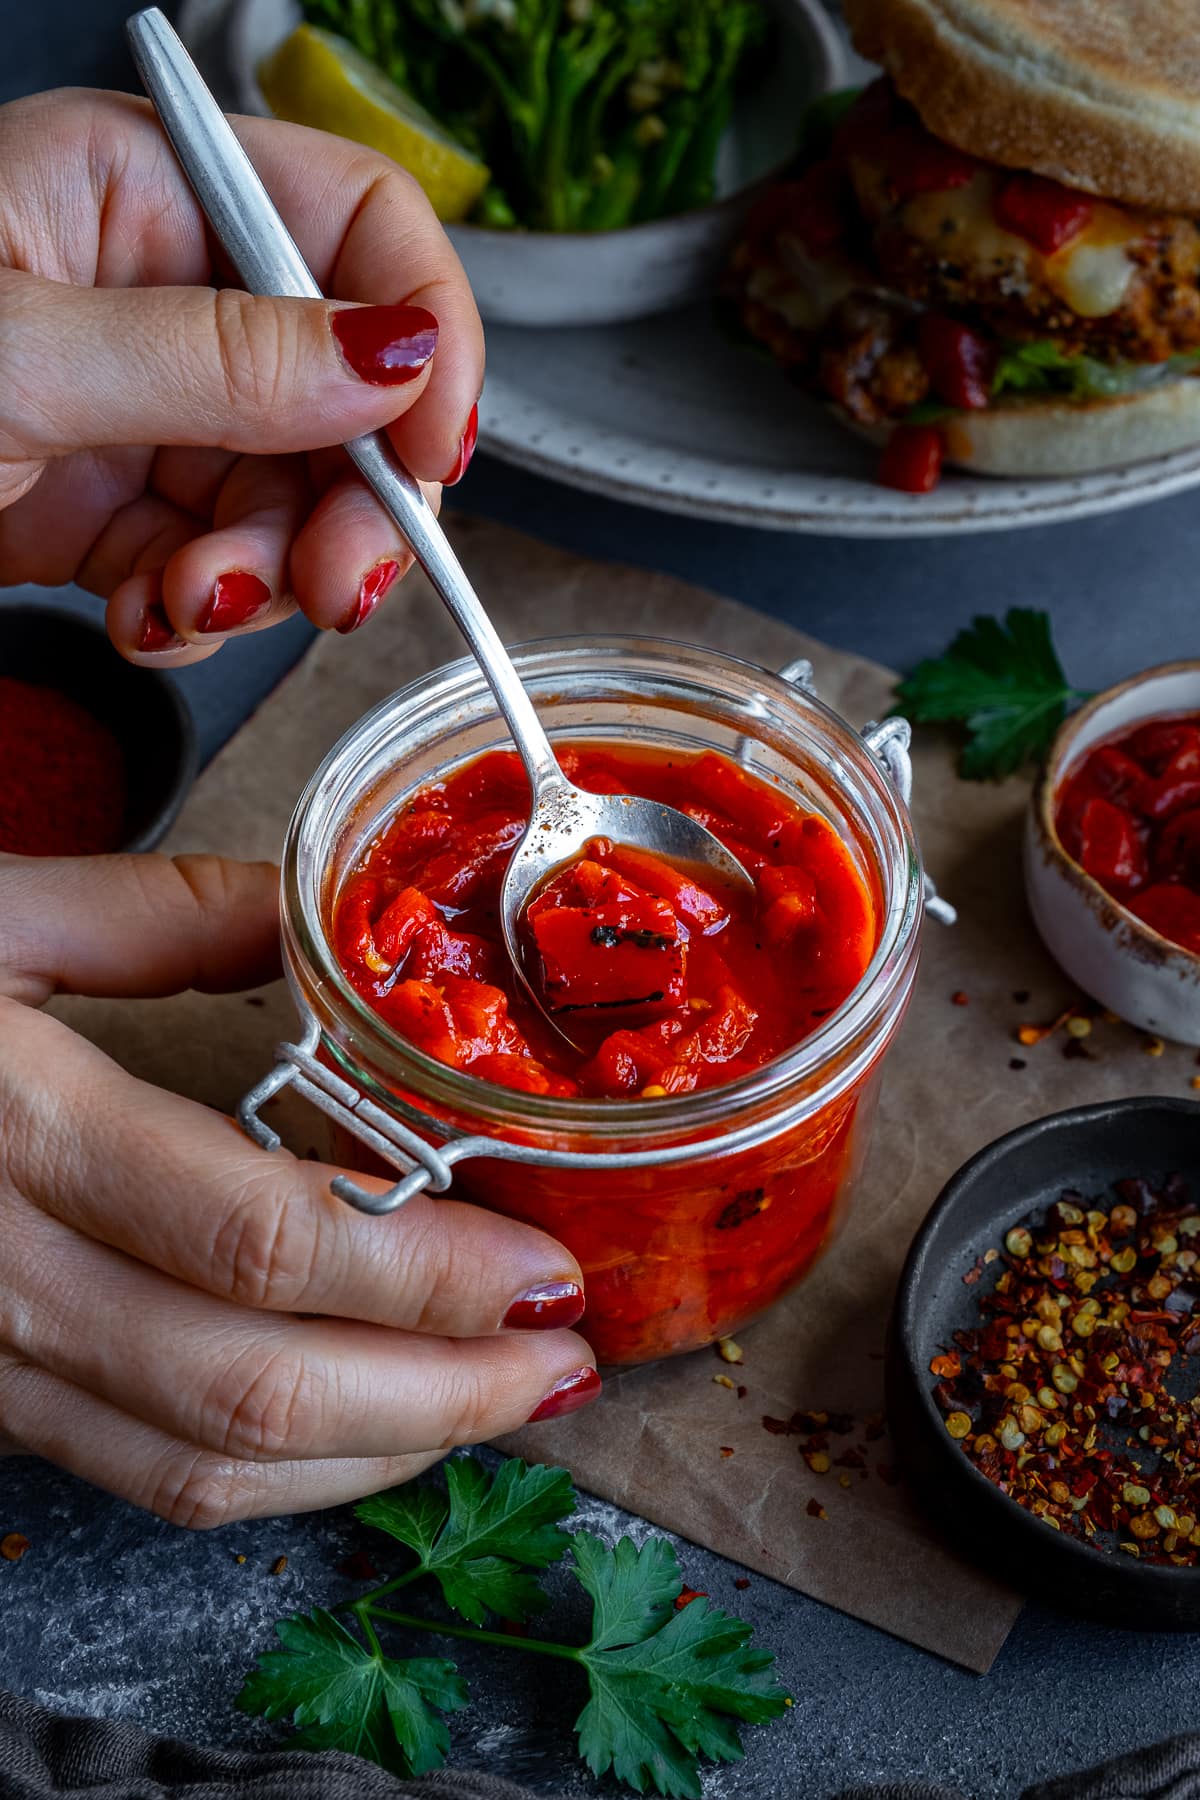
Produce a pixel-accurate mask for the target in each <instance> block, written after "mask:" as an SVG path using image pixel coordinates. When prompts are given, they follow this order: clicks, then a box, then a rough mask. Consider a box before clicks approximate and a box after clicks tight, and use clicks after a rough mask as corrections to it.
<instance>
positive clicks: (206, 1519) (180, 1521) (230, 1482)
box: [146, 1448, 246, 1531]
mask: <svg viewBox="0 0 1200 1800" xmlns="http://www.w3.org/2000/svg"><path fill="white" fill-rule="evenodd" d="M245 1500H246V1489H245V1486H244V1484H243V1483H241V1482H239V1481H238V1480H237V1479H236V1477H235V1475H234V1471H233V1470H232V1469H231V1468H230V1467H229V1465H228V1464H225V1463H222V1462H221V1461H220V1459H219V1458H218V1457H215V1456H212V1455H210V1454H209V1453H208V1452H207V1451H204V1450H193V1449H190V1448H188V1449H185V1448H180V1449H178V1450H174V1451H172V1453H171V1454H170V1455H169V1456H168V1457H167V1458H166V1459H165V1460H164V1462H163V1464H162V1466H161V1468H160V1469H159V1470H158V1471H157V1472H156V1474H155V1477H154V1480H153V1482H152V1485H151V1487H150V1491H149V1493H148V1495H147V1499H146V1505H147V1507H148V1509H149V1511H150V1512H152V1513H154V1514H156V1515H157V1517H158V1518H160V1519H165V1520H166V1522H167V1524H168V1525H180V1526H182V1527H183V1529H184V1530H185V1531H215V1530H216V1529H217V1527H218V1526H220V1525H227V1524H230V1523H232V1521H233V1520H235V1519H237V1518H240V1517H241V1516H243V1515H242V1511H241V1507H242V1506H243V1505H244V1504H245Z"/></svg>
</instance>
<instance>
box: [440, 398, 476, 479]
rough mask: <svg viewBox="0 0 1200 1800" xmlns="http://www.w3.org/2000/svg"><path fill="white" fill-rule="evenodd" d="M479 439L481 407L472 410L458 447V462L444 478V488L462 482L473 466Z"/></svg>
mask: <svg viewBox="0 0 1200 1800" xmlns="http://www.w3.org/2000/svg"><path fill="white" fill-rule="evenodd" d="M478 437H479V405H478V403H476V404H475V405H474V406H473V407H472V408H471V416H470V418H469V419H468V420H467V429H466V430H465V431H464V432H463V434H462V443H461V444H460V445H459V446H458V461H457V462H456V463H455V465H454V467H453V468H452V469H451V471H450V473H449V474H448V475H443V476H442V486H443V487H453V486H454V484H455V482H456V481H461V480H462V478H463V476H464V475H465V474H466V472H467V470H468V469H469V468H470V466H471V458H472V457H473V456H474V454H475V443H476V440H477V438H478Z"/></svg>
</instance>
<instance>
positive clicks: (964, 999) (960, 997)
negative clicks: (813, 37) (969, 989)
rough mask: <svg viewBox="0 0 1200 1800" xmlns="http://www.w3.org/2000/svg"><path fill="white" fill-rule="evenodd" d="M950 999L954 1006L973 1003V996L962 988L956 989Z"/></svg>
mask: <svg viewBox="0 0 1200 1800" xmlns="http://www.w3.org/2000/svg"><path fill="white" fill-rule="evenodd" d="M950 1000H951V1004H952V1005H954V1006H970V1004H971V996H970V995H969V994H964V992H963V990H962V989H961V988H958V989H956V991H955V992H954V993H953V994H951V996H950Z"/></svg>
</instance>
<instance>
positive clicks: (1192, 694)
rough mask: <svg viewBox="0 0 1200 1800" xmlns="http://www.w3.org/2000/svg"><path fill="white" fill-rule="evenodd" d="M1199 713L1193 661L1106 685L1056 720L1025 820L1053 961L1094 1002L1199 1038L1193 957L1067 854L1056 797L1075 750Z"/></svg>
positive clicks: (1032, 878)
mask: <svg viewBox="0 0 1200 1800" xmlns="http://www.w3.org/2000/svg"><path fill="white" fill-rule="evenodd" d="M1188 712H1200V660H1196V661H1189V662H1178V663H1164V664H1162V665H1161V667H1159V668H1155V669H1146V670H1145V671H1144V672H1143V673H1142V674H1140V675H1134V676H1132V677H1131V679H1130V680H1128V681H1123V682H1122V683H1121V684H1120V685H1119V686H1118V687H1114V688H1108V689H1107V690H1106V691H1105V692H1104V693H1102V694H1098V695H1097V696H1096V698H1095V699H1094V700H1090V701H1089V702H1088V704H1087V705H1086V706H1085V707H1083V708H1082V709H1081V710H1080V711H1079V712H1077V713H1074V714H1073V715H1072V716H1071V718H1069V719H1068V720H1067V721H1066V723H1065V724H1064V725H1063V727H1062V729H1061V731H1060V732H1059V733H1058V736H1057V737H1056V738H1055V740H1054V743H1053V745H1052V747H1051V750H1050V755H1049V757H1048V759H1047V762H1046V767H1045V769H1044V771H1043V773H1042V777H1041V780H1040V781H1039V782H1038V785H1037V787H1036V788H1035V789H1034V793H1033V798H1032V801H1031V802H1030V807H1029V812H1028V815H1027V818H1026V831H1025V891H1026V894H1027V895H1028V898H1029V905H1030V909H1031V911H1032V913H1033V918H1034V923H1035V924H1036V925H1037V928H1038V930H1039V932H1040V933H1041V935H1042V938H1043V940H1044V942H1045V944H1046V947H1047V949H1048V950H1049V951H1050V953H1051V955H1052V956H1053V957H1054V958H1055V960H1056V961H1057V962H1058V963H1059V964H1060V965H1061V966H1062V968H1063V969H1065V970H1066V972H1067V974H1068V975H1069V976H1070V977H1071V979H1072V981H1075V982H1077V983H1078V984H1079V986H1080V987H1081V988H1082V989H1083V990H1084V992H1085V993H1087V994H1091V995H1092V996H1093V997H1094V998H1095V999H1097V1000H1099V1001H1101V1002H1102V1003H1103V1004H1104V1005H1105V1006H1107V1007H1110V1008H1111V1009H1112V1011H1113V1012H1115V1013H1119V1014H1120V1016H1121V1018H1123V1019H1128V1021H1129V1023H1130V1024H1131V1025H1138V1026H1140V1027H1141V1028H1142V1029H1143V1030H1144V1031H1152V1032H1155V1033H1157V1034H1158V1035H1159V1036H1161V1037H1165V1038H1172V1039H1174V1040H1175V1041H1176V1042H1178V1043H1182V1044H1200V956H1196V955H1194V954H1193V953H1192V952H1191V951H1190V950H1184V949H1183V948H1182V947H1181V946H1180V945H1179V944H1173V943H1172V942H1171V941H1170V939H1169V938H1164V937H1162V936H1160V934H1159V933H1158V932H1157V931H1154V930H1153V929H1152V928H1151V927H1150V926H1149V925H1146V924H1143V922H1142V920H1141V919H1138V918H1135V916H1134V915H1133V913H1131V912H1129V911H1128V910H1127V909H1126V908H1125V907H1124V906H1122V905H1121V903H1120V901H1119V900H1114V899H1113V897H1112V895H1111V894H1109V893H1106V892H1105V890H1104V889H1103V888H1102V887H1101V886H1100V884H1099V882H1097V881H1094V880H1093V879H1092V877H1091V876H1090V875H1088V874H1086V873H1085V872H1084V870H1083V869H1081V868H1080V866H1079V864H1078V863H1077V862H1076V861H1075V860H1074V858H1072V857H1070V856H1068V855H1067V853H1066V851H1065V850H1064V849H1063V846H1062V844H1061V842H1060V841H1059V837H1058V833H1057V831H1056V830H1055V826H1054V800H1055V796H1056V795H1057V793H1058V791H1059V789H1060V788H1061V786H1062V783H1063V779H1064V777H1065V776H1066V775H1067V774H1069V773H1070V772H1071V771H1072V769H1073V768H1074V767H1075V765H1076V764H1077V763H1078V762H1079V761H1080V759H1081V757H1082V756H1083V755H1084V754H1085V753H1086V752H1087V751H1088V750H1090V749H1092V748H1093V747H1094V746H1095V745H1096V744H1098V743H1100V742H1101V741H1102V740H1103V739H1105V738H1110V737H1112V736H1114V735H1115V734H1119V733H1121V732H1123V731H1128V730H1130V729H1131V728H1132V727H1133V726H1135V725H1137V724H1140V723H1141V721H1142V720H1144V719H1151V718H1155V717H1159V716H1162V715H1165V714H1170V713H1188Z"/></svg>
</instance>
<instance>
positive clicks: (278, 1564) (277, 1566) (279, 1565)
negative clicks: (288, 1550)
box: [271, 1556, 287, 1575]
mask: <svg viewBox="0 0 1200 1800" xmlns="http://www.w3.org/2000/svg"><path fill="white" fill-rule="evenodd" d="M286 1568H287V1557H286V1556H277V1557H276V1558H275V1561H274V1562H273V1563H272V1564H271V1573H272V1575H282V1574H283V1571H284V1570H285V1569H286Z"/></svg>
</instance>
